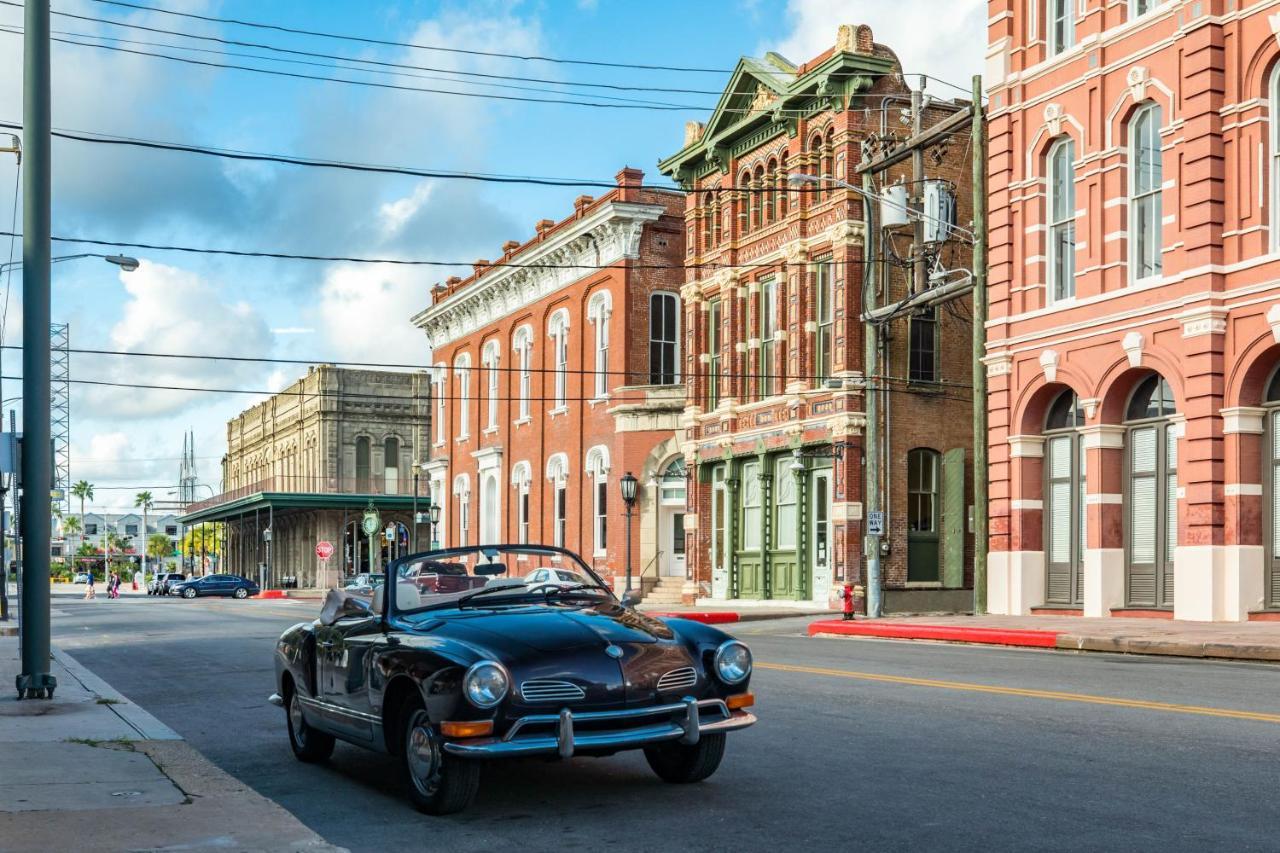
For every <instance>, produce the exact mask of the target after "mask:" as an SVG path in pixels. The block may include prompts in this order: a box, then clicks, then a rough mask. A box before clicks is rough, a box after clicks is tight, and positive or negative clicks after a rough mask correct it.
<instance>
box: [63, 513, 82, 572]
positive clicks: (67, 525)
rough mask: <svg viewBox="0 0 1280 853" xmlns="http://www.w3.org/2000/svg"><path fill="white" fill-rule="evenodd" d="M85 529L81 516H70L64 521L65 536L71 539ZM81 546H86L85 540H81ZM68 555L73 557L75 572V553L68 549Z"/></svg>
mask: <svg viewBox="0 0 1280 853" xmlns="http://www.w3.org/2000/svg"><path fill="white" fill-rule="evenodd" d="M83 529H84V525H83V524H81V523H80V517H79V516H76V515H68V516H67V517H66V518H64V519H63V520H62V534H63V536H67V537H70V536H71V535H72V534H76V533H79V532H80V531H81V530H83ZM80 544H82V545H83V544H84V539H83V538H81V540H80ZM67 553H68V554H70V555H71V569H72V571H73V572H74V571H75V568H76V558H75V552H73V551H72V550H71V549H70V548H67Z"/></svg>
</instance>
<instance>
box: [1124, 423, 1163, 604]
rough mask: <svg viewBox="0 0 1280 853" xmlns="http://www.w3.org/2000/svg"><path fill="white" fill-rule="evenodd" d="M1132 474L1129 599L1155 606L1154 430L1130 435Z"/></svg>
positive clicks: (1144, 430)
mask: <svg viewBox="0 0 1280 853" xmlns="http://www.w3.org/2000/svg"><path fill="white" fill-rule="evenodd" d="M1129 471H1130V478H1129V599H1130V602H1131V603H1133V604H1139V605H1147V606H1155V603H1156V596H1155V594H1156V566H1155V562H1156V542H1157V539H1156V536H1157V531H1158V529H1159V514H1158V513H1159V507H1158V505H1157V496H1156V476H1155V475H1156V431H1155V428H1154V427H1144V428H1142V429H1135V430H1133V431H1131V432H1130V433H1129Z"/></svg>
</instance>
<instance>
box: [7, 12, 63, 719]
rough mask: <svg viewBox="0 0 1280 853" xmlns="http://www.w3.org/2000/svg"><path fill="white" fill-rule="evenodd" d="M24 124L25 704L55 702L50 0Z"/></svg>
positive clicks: (34, 16)
mask: <svg viewBox="0 0 1280 853" xmlns="http://www.w3.org/2000/svg"><path fill="white" fill-rule="evenodd" d="M23 28H24V37H23V42H24V49H23V56H24V60H25V62H24V67H23V81H22V82H23V92H22V125H23V130H24V133H25V139H24V140H23V142H24V143H25V148H26V149H27V151H26V153H27V163H26V167H27V168H26V171H25V172H24V173H23V176H22V178H23V182H22V429H23V436H24V441H23V453H22V488H23V498H22V499H23V500H24V501H26V502H27V504H26V511H25V512H23V513H22V537H23V540H24V541H25V542H26V546H27V547H26V549H25V551H26V553H25V554H24V555H23V556H24V558H25V559H24V561H23V565H22V572H23V578H22V620H21V624H20V627H19V633H20V634H21V637H22V672H21V673H20V674H19V675H18V678H17V685H16V686H17V689H18V698H20V699H21V698H37V699H43V698H52V697H53V690H54V688H55V687H56V686H57V680H56V679H55V678H54V677H53V676H52V675H51V674H50V673H49V547H50V527H51V518H50V504H49V501H50V490H51V489H52V487H53V458H52V453H51V449H50V446H49V442H50V423H49V421H50V411H49V403H50V388H49V373H50V365H49V358H50V355H51V349H50V340H49V263H50V251H49V246H50V243H49V236H50V214H49V210H50V198H49V186H50V162H49V158H50V141H49V140H50V130H51V128H50V103H49V99H50V87H49V0H28V2H27V4H26V15H25V17H24V23H23Z"/></svg>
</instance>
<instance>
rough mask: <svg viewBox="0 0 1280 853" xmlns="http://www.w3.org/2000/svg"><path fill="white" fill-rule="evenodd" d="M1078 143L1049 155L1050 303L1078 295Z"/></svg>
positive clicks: (1060, 146)
mask: <svg viewBox="0 0 1280 853" xmlns="http://www.w3.org/2000/svg"><path fill="white" fill-rule="evenodd" d="M1074 161H1075V143H1074V142H1072V140H1070V139H1064V140H1062V141H1061V142H1058V143H1057V144H1056V145H1054V146H1053V148H1052V149H1050V153H1049V284H1050V293H1051V294H1052V295H1051V299H1052V300H1053V301H1055V302H1056V301H1058V300H1060V299H1070V298H1071V297H1073V296H1075V295H1076V183H1075V179H1076V176H1075V167H1074V165H1073V164H1074Z"/></svg>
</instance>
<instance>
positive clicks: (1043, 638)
mask: <svg viewBox="0 0 1280 853" xmlns="http://www.w3.org/2000/svg"><path fill="white" fill-rule="evenodd" d="M819 635H825V636H844V637H883V638H887V639H894V640H942V641H944V642H950V643H974V644H978V645H991V646H1023V647H1027V648H1037V649H1053V648H1057V647H1058V637H1059V634H1058V632H1056V631H1030V630H1016V629H1004V628H957V627H952V626H950V625H904V624H902V623H900V622H859V621H844V620H840V619H824V620H819V621H817V622H812V623H810V624H809V636H810V637H814V636H819Z"/></svg>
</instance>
